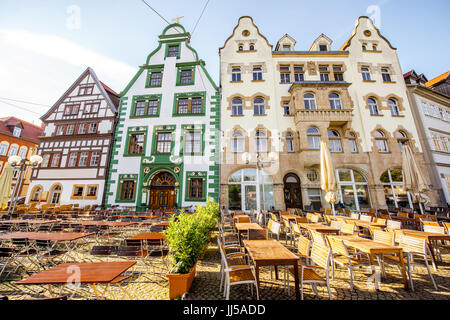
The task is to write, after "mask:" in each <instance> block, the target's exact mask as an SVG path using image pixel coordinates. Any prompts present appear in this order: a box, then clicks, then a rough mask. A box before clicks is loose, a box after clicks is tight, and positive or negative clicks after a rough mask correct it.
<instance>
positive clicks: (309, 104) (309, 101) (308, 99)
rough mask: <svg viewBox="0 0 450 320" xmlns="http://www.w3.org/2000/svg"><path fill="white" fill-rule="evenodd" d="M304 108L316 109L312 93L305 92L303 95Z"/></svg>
mask: <svg viewBox="0 0 450 320" xmlns="http://www.w3.org/2000/svg"><path fill="white" fill-rule="evenodd" d="M303 101H304V103H305V109H306V110H316V97H315V96H314V95H313V94H312V93H305V94H304V95H303Z"/></svg>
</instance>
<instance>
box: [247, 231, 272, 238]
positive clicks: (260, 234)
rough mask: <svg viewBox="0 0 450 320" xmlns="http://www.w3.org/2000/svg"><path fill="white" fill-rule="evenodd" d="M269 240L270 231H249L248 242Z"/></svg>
mask: <svg viewBox="0 0 450 320" xmlns="http://www.w3.org/2000/svg"><path fill="white" fill-rule="evenodd" d="M267 239H269V230H267V229H263V230H257V229H249V230H248V240H267Z"/></svg>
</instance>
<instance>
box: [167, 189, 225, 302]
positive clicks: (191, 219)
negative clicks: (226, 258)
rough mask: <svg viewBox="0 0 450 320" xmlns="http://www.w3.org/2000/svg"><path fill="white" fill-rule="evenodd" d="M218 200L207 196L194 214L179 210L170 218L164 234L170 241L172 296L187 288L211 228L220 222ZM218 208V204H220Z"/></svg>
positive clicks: (170, 293) (169, 277)
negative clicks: (176, 214) (175, 215)
mask: <svg viewBox="0 0 450 320" xmlns="http://www.w3.org/2000/svg"><path fill="white" fill-rule="evenodd" d="M215 207H216V205H215V201H214V200H213V199H210V198H208V202H207V205H206V206H205V207H203V206H200V205H199V206H197V208H196V210H195V213H194V214H191V215H190V214H187V213H186V212H184V211H180V214H179V215H178V216H177V217H172V218H171V219H170V220H169V227H168V229H167V230H166V231H165V237H166V239H167V241H168V243H169V254H170V257H171V260H172V268H171V270H170V272H169V273H168V274H167V275H166V277H167V278H168V279H169V299H175V298H176V297H178V296H181V295H183V294H184V293H185V292H188V291H189V289H190V287H191V285H192V282H193V280H194V277H195V271H196V264H197V260H198V259H199V257H200V256H201V255H202V254H203V252H204V250H205V248H206V247H207V245H208V241H209V231H211V230H212V229H213V228H214V226H215V224H216V223H217V218H218V213H217V214H216V213H215V211H214V210H215ZM217 208H218V206H217Z"/></svg>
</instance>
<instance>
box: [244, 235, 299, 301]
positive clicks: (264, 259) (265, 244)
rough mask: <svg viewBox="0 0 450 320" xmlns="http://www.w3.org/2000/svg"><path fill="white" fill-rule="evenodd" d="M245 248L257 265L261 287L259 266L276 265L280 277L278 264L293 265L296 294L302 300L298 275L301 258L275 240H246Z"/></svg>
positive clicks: (257, 276) (256, 270)
mask: <svg viewBox="0 0 450 320" xmlns="http://www.w3.org/2000/svg"><path fill="white" fill-rule="evenodd" d="M243 245H244V249H245V251H246V252H247V253H248V255H249V257H250V259H252V260H253V263H254V265H255V273H256V282H257V285H258V290H259V288H260V280H259V268H260V267H263V266H274V267H275V273H276V276H277V278H278V270H277V266H280V265H284V266H289V265H291V266H293V267H294V277H295V296H296V298H297V300H300V288H299V277H298V262H299V258H298V257H297V256H296V255H295V254H293V253H292V252H291V251H289V250H288V249H287V248H285V247H284V246H283V245H282V244H281V243H279V242H278V241H275V240H244V241H243Z"/></svg>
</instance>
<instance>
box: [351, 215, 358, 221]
mask: <svg viewBox="0 0 450 320" xmlns="http://www.w3.org/2000/svg"><path fill="white" fill-rule="evenodd" d="M350 218H352V219H357V220H359V213H352V214H350Z"/></svg>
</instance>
